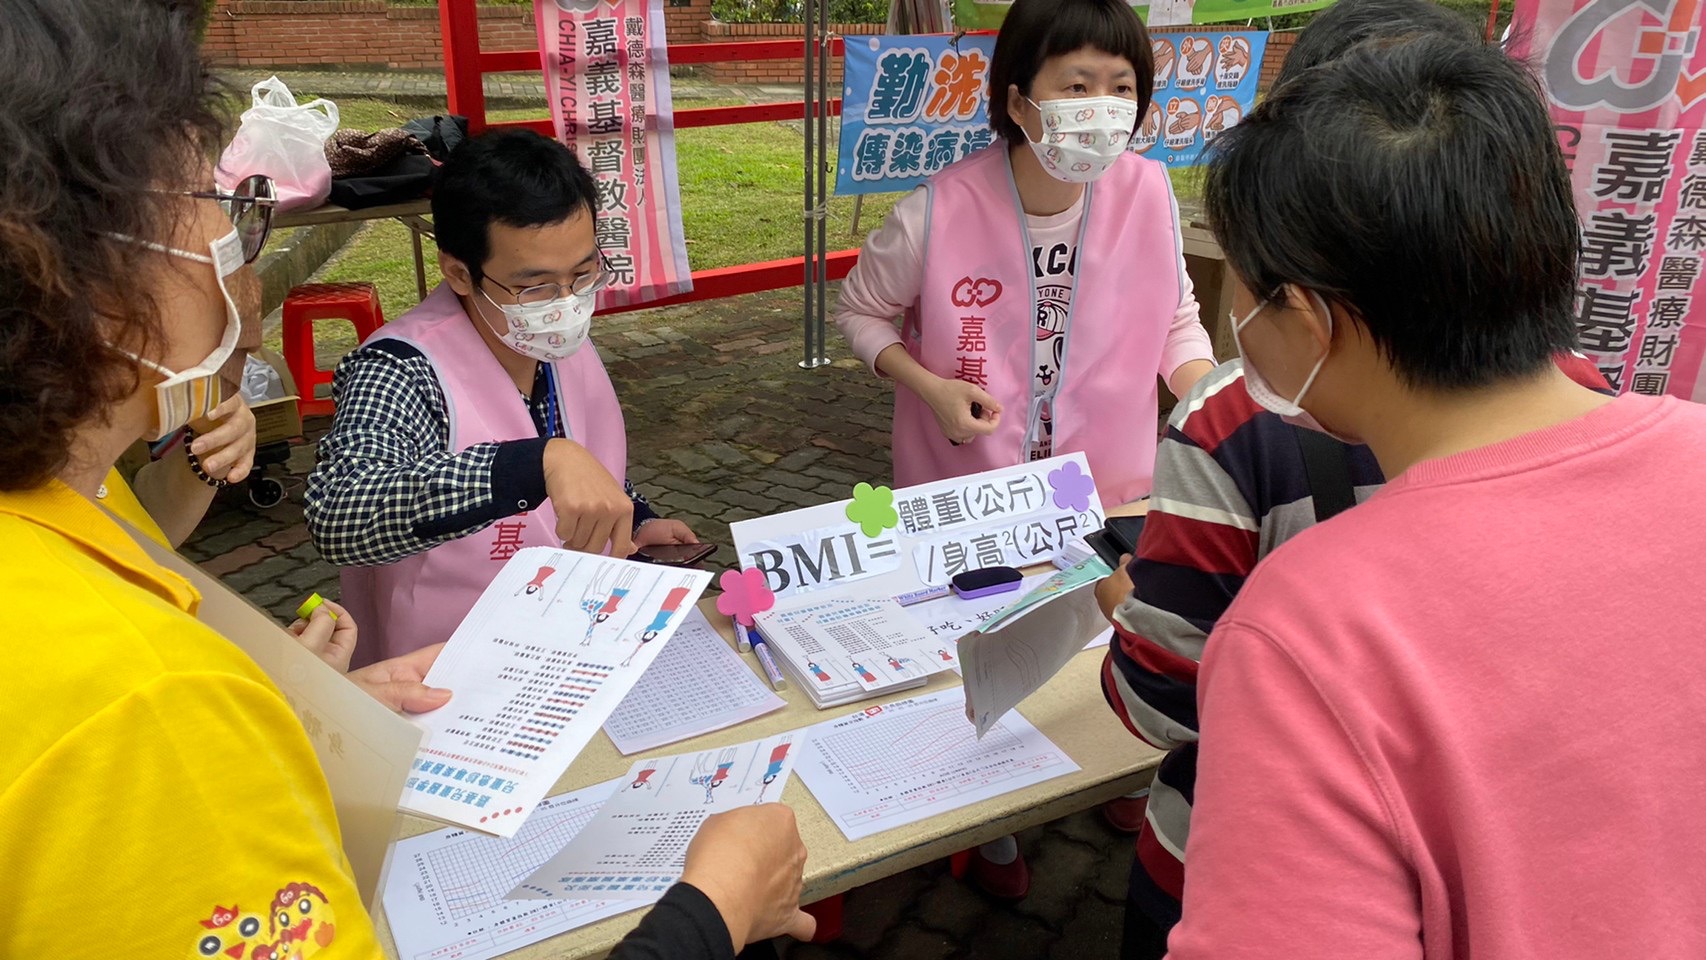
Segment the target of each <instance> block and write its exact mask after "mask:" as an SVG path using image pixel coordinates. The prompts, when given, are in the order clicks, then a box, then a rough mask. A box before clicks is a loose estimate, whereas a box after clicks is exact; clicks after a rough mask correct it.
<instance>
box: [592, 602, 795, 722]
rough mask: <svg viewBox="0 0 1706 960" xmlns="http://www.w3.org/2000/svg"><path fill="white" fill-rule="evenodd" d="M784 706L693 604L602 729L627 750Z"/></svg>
mask: <svg viewBox="0 0 1706 960" xmlns="http://www.w3.org/2000/svg"><path fill="white" fill-rule="evenodd" d="M785 706H787V701H785V700H783V699H782V698H781V697H778V696H777V695H776V694H775V693H774V692H773V691H772V690H771V689H770V685H769V684H768V683H767V682H766V681H764V680H761V679H759V678H758V676H757V675H756V674H754V673H753V672H752V668H750V667H748V666H747V664H746V661H745V660H743V659H741V656H740V654H738V653H735V651H734V649H733V648H732V647H730V646H729V645H728V642H727V641H725V640H724V639H723V638H722V637H721V636H720V635H719V634H718V633H717V631H716V628H714V627H712V626H711V622H710V621H709V620H706V619H705V615H704V614H703V613H700V612H699V611H698V610H697V609H695V610H694V611H693V612H692V613H689V614H688V615H687V619H686V621H685V622H683V623H682V625H681V626H680V627H679V628H678V629H677V630H676V631H675V636H673V637H670V638H669V645H668V646H666V647H664V648H663V652H661V653H659V654H658V658H657V659H656V660H653V661H652V665H651V666H649V667H647V668H646V672H645V674H644V675H642V676H641V677H640V680H639V682H638V683H636V684H634V688H633V689H632V690H629V691H628V695H627V696H626V697H623V698H622V703H621V705H620V706H618V707H617V708H616V712H614V713H612V714H611V715H610V719H608V720H606V721H604V732H605V733H607V734H609V735H610V742H611V743H614V744H615V745H616V749H617V750H618V751H620V752H621V753H622V755H623V756H628V755H630V754H635V753H639V752H641V751H644V750H652V749H655V748H657V747H661V746H663V745H665V744H669V743H675V742H676V741H678V740H686V739H688V738H690V737H697V736H699V735H700V734H703V733H710V732H711V731H713V730H721V729H723V728H725V727H732V726H734V725H735V724H737V723H743V722H745V721H747V720H751V719H752V718H754V717H762V716H764V715H765V714H767V713H769V712H771V711H773V710H780V709H782V708H783V707H785Z"/></svg>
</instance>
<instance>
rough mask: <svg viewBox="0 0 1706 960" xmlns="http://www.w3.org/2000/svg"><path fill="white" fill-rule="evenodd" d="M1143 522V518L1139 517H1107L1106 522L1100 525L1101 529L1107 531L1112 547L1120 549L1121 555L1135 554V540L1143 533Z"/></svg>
mask: <svg viewBox="0 0 1706 960" xmlns="http://www.w3.org/2000/svg"><path fill="white" fill-rule="evenodd" d="M1143 521H1144V517H1143V516H1141V515H1140V516H1136V517H1109V518H1108V522H1107V523H1105V524H1103V525H1102V529H1103V530H1105V531H1107V533H1108V539H1110V540H1112V541H1113V543H1114V546H1116V547H1119V548H1120V552H1121V553H1136V552H1137V538H1138V536H1139V535H1140V534H1141V533H1143Z"/></svg>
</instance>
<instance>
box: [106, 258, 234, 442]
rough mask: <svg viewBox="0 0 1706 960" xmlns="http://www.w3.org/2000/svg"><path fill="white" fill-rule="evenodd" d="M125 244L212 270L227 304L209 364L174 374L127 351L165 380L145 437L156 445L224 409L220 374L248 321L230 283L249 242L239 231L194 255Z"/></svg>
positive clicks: (156, 392) (156, 387)
mask: <svg viewBox="0 0 1706 960" xmlns="http://www.w3.org/2000/svg"><path fill="white" fill-rule="evenodd" d="M120 239H123V240H129V241H130V242H132V243H139V244H141V245H142V246H145V247H147V248H148V249H150V250H158V251H160V252H161V253H168V254H171V255H172V256H174V257H182V258H184V259H185V260H194V261H195V262H197V263H205V264H209V265H211V266H212V267H213V272H214V274H215V276H217V277H218V279H219V295H220V296H221V297H223V298H224V300H225V332H224V333H223V334H222V335H221V336H220V338H219V346H217V347H215V348H213V352H212V353H210V354H208V355H207V359H205V360H203V361H201V362H200V363H198V364H196V365H195V366H193V367H190V368H188V369H186V370H182V371H174V370H171V369H169V368H167V367H164V366H161V365H160V364H158V363H155V362H154V361H152V360H148V359H145V358H143V357H139V356H137V355H136V354H134V353H131V352H130V351H128V350H127V351H124V354H125V356H128V357H130V358H131V359H132V360H135V361H136V362H137V363H139V364H141V365H142V366H144V367H147V368H148V369H150V370H152V371H154V372H155V373H158V374H160V376H161V377H163V378H164V379H163V380H161V381H160V382H159V383H157V384H155V385H154V419H153V421H152V422H151V423H150V424H149V427H148V434H147V436H146V437H145V439H147V440H150V441H152V440H159V439H161V438H163V437H166V436H169V435H171V434H172V433H174V432H175V431H177V430H179V429H181V428H182V427H183V426H184V425H185V424H187V423H190V422H191V421H194V420H197V419H200V418H201V417H205V416H207V415H208V414H209V413H212V412H213V408H214V407H217V406H219V402H220V401H221V400H223V399H224V393H225V391H224V390H223V389H222V387H221V385H220V377H219V371H220V368H221V367H223V366H225V362H226V361H227V360H229V359H231V356H232V354H234V353H235V352H236V351H237V341H238V339H239V337H240V336H241V334H242V331H243V318H242V316H241V315H240V314H239V313H238V312H237V302H236V301H235V300H233V299H232V297H231V291H230V289H229V288H228V287H227V286H226V283H225V279H226V278H227V277H229V276H231V275H232V274H234V273H236V272H237V271H238V270H240V269H242V267H243V241H242V240H241V239H240V238H239V237H238V236H237V231H236V230H235V229H233V230H232V231H231V232H230V233H227V234H226V235H225V236H223V237H220V238H219V239H217V240H214V241H212V242H211V243H209V244H208V245H207V246H208V252H207V253H191V252H190V251H188V250H178V249H175V248H173V247H167V246H163V245H161V244H158V243H150V242H148V241H146V240H137V239H135V238H134V237H121V238H120Z"/></svg>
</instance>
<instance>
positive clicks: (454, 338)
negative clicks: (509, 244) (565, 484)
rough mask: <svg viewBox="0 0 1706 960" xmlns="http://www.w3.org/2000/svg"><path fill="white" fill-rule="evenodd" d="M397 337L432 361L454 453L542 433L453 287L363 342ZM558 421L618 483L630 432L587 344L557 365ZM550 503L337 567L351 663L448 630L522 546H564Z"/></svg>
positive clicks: (395, 652) (414, 646) (402, 649)
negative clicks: (402, 552)
mask: <svg viewBox="0 0 1706 960" xmlns="http://www.w3.org/2000/svg"><path fill="white" fill-rule="evenodd" d="M382 339H391V340H401V341H403V342H405V343H408V344H411V345H413V346H414V347H415V348H416V349H418V350H420V351H421V353H422V354H423V355H425V356H426V358H427V360H429V361H430V362H431V363H432V367H433V370H434V372H435V373H436V374H437V375H438V384H439V387H440V388H441V389H442V390H443V391H444V399H445V402H446V403H447V404H448V406H449V412H450V449H451V451H452V452H454V453H460V452H461V451H463V450H466V449H467V448H469V447H471V446H473V445H474V444H476V443H484V442H487V441H491V440H523V439H529V438H532V437H537V436H539V430H538V428H537V427H535V426H534V424H533V418H532V416H531V415H530V414H529V413H528V410H527V404H526V403H525V402H523V401H522V399H521V397H520V396H519V395H518V394H517V393H516V390H515V383H514V381H512V380H510V378H509V374H508V373H506V372H505V371H504V369H503V367H502V366H501V365H500V364H499V363H498V360H497V358H496V357H494V356H492V351H491V349H490V348H489V347H487V346H486V343H485V341H484V340H481V339H480V335H479V334H478V333H477V332H476V331H475V330H474V328H473V326H472V325H471V322H470V320H469V318H468V315H467V314H466V313H465V312H464V311H463V309H462V304H461V302H460V301H459V300H458V299H457V297H456V292H455V291H453V290H451V289H450V286H449V285H448V284H443V283H441V284H439V286H438V289H436V290H434V291H433V292H432V293H431V294H430V295H429V296H428V297H427V298H426V299H425V300H423V301H421V304H420V306H418V307H416V308H415V309H413V310H410V311H409V312H408V313H405V314H403V316H401V317H399V318H398V319H396V320H394V321H392V322H391V323H388V324H386V325H385V326H384V327H383V328H382V329H380V330H379V331H378V332H377V333H375V334H374V335H373V336H372V337H371V338H369V342H373V341H377V340H382ZM554 368H555V373H556V375H557V391H558V394H557V406H558V417H559V418H561V419H562V421H563V423H565V424H566V425H567V429H566V432H567V433H568V435H569V437H570V438H571V439H573V440H574V441H575V442H577V443H580V444H582V445H583V446H585V447H586V448H587V450H589V451H590V452H591V453H592V455H593V456H594V457H596V458H598V462H599V463H601V464H603V465H604V468H605V469H606V470H609V471H610V474H611V476H614V477H617V478H618V479H620V478H622V477H625V476H626V475H627V472H628V438H627V434H626V433H625V427H624V425H623V422H622V408H621V406H620V405H619V404H618V403H617V402H616V391H615V389H614V388H612V387H611V385H610V376H609V375H608V374H607V373H605V371H604V363H603V361H601V360H600V359H599V358H598V351H597V350H596V349H594V348H593V346H592V344H591V343H588V344H586V345H585V346H583V347H582V348H581V349H580V351H579V352H577V353H576V354H575V355H574V356H572V357H569V358H568V359H566V360H559V361H557V363H556V364H555V365H554ZM556 529H557V514H556V511H554V510H552V509H551V504H550V501H546V502H544V503H540V504H539V505H537V506H536V507H534V508H533V509H532V511H531V512H529V513H523V514H517V515H515V516H510V517H505V518H503V519H501V520H499V521H498V522H496V523H494V524H492V525H491V526H489V527H486V528H485V529H483V530H480V531H479V532H477V533H473V534H470V535H468V536H466V537H463V538H461V539H459V540H452V541H450V542H449V543H444V544H440V545H439V546H437V547H434V548H432V549H431V550H427V551H425V552H423V553H418V554H415V555H414V556H412V557H408V558H405V559H403V560H399V561H397V562H396V563H389V564H385V565H383V566H376V567H345V568H343V570H342V578H343V603H344V604H345V605H346V606H348V607H349V609H350V612H351V614H352V615H354V616H355V618H356V622H357V623H358V624H360V625H361V637H360V640H359V641H358V643H359V646H358V648H357V650H356V654H355V658H354V660H353V662H352V665H353V666H365V665H366V664H369V663H373V662H374V661H377V660H383V659H385V658H387V657H395V656H399V655H401V654H405V653H409V652H410V651H413V650H418V649H420V648H421V647H424V646H427V645H429V644H433V643H437V642H439V641H440V640H448V639H450V634H451V633H452V632H454V631H455V629H456V626H457V625H458V624H460V623H461V622H462V618H463V617H464V616H466V615H467V613H468V610H469V609H470V608H471V607H473V606H474V601H475V600H476V599H478V598H479V596H480V592H481V591H483V590H485V589H486V585H487V584H489V583H491V581H492V578H493V577H494V576H496V575H497V572H498V569H499V568H500V567H502V566H503V563H504V561H505V560H507V559H509V557H510V556H512V555H513V554H514V553H515V551H517V550H519V549H521V548H522V547H537V546H550V547H556V546H561V545H562V541H561V540H560V539H558V537H557V534H556Z"/></svg>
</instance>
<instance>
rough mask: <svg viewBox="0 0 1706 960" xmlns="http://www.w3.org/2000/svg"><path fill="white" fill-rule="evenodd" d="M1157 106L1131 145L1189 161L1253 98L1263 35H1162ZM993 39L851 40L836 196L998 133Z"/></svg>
mask: <svg viewBox="0 0 1706 960" xmlns="http://www.w3.org/2000/svg"><path fill="white" fill-rule="evenodd" d="M1154 44H1155V102H1154V104H1153V105H1152V106H1151V107H1150V110H1149V113H1148V115H1147V116H1145V117H1143V118H1142V119H1141V120H1140V122H1139V123H1138V129H1137V131H1136V134H1135V135H1134V136H1133V137H1132V149H1133V150H1135V151H1136V152H1138V153H1141V154H1143V155H1145V156H1149V157H1154V158H1155V159H1157V160H1160V161H1161V162H1163V163H1165V164H1166V165H1167V166H1169V167H1188V166H1191V165H1193V164H1195V163H1196V162H1197V160H1198V158H1199V157H1200V156H1201V155H1202V149H1203V145H1204V144H1205V143H1206V142H1208V141H1210V140H1213V139H1214V138H1215V137H1216V136H1218V135H1219V134H1220V133H1221V132H1223V131H1225V130H1227V129H1229V128H1231V126H1232V125H1233V124H1235V123H1237V122H1238V120H1239V119H1240V118H1242V117H1243V116H1244V114H1245V112H1246V111H1248V110H1249V109H1250V107H1251V106H1252V105H1254V103H1255V100H1256V82H1257V79H1258V78H1259V77H1260V76H1261V72H1262V55H1263V54H1264V53H1265V52H1266V51H1267V45H1268V35H1267V33H1265V32H1262V31H1240V32H1236V33H1226V32H1199V33H1190V34H1158V35H1156V36H1155V39H1154ZM994 48H995V38H994V37H992V36H976V37H969V36H968V37H961V38H960V39H959V42H958V43H957V44H956V43H955V42H954V41H953V39H952V38H951V37H949V36H947V35H945V34H944V35H931V36H877V37H858V38H854V37H849V38H847V45H846V50H847V52H846V57H845V62H844V66H845V71H844V73H843V76H844V77H845V78H846V79H845V82H844V84H843V88H842V104H841V146H840V151H839V157H838V160H837V164H836V178H835V192H836V193H838V194H842V195H848V194H857V193H891V192H896V191H902V190H910V189H912V188H913V187H915V186H917V185H918V184H920V183H923V182H924V181H925V179H927V178H928V177H929V176H930V175H932V174H934V173H936V172H937V171H939V170H941V169H942V168H943V167H945V166H947V165H948V164H950V163H953V162H954V161H955V160H958V159H960V158H961V157H963V156H965V155H966V154H969V153H971V152H972V151H973V150H977V149H979V148H981V147H985V146H988V145H989V144H990V143H992V142H993V141H994V139H995V135H994V132H993V131H991V130H990V129H989V111H988V106H989V105H988V100H987V97H988V92H989V91H988V87H989V78H988V73H989V58H990V54H991V53H992V51H993V50H994Z"/></svg>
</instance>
